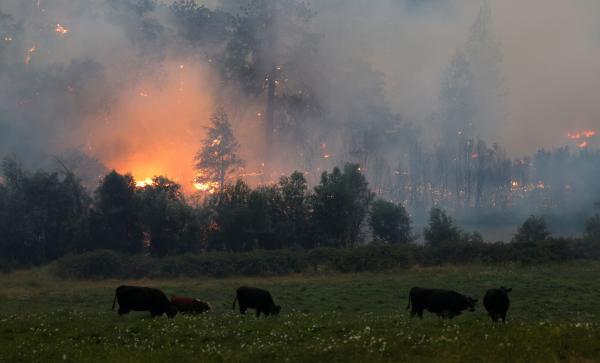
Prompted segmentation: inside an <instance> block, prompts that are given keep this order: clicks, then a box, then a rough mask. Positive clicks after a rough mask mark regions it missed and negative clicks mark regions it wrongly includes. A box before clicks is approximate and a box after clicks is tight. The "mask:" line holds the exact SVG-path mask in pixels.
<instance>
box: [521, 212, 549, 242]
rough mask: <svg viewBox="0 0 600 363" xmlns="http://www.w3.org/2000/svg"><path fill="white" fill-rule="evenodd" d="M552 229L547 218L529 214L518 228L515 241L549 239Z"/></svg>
mask: <svg viewBox="0 0 600 363" xmlns="http://www.w3.org/2000/svg"><path fill="white" fill-rule="evenodd" d="M549 236H550V231H548V227H547V226H546V219H545V218H544V217H542V216H534V215H532V216H529V218H527V219H526V220H525V222H523V224H522V225H521V226H520V227H519V229H518V230H517V234H516V235H515V236H514V237H513V242H539V241H543V240H545V239H547V238H548V237H549Z"/></svg>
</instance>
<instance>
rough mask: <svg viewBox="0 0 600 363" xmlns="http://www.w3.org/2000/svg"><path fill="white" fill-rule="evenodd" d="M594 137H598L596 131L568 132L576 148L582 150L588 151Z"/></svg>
mask: <svg viewBox="0 0 600 363" xmlns="http://www.w3.org/2000/svg"><path fill="white" fill-rule="evenodd" d="M594 136H596V131H594V130H583V131H575V132H567V137H568V138H569V140H572V141H575V142H576V146H577V147H578V148H580V149H586V148H587V147H588V146H590V142H589V140H590V139H591V138H593V137H594Z"/></svg>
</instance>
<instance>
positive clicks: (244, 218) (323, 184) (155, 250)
mask: <svg viewBox="0 0 600 363" xmlns="http://www.w3.org/2000/svg"><path fill="white" fill-rule="evenodd" d="M2 170H3V176H2V179H1V181H0V236H2V238H1V239H0V256H1V257H0V258H1V261H2V264H3V265H40V264H44V263H48V262H50V261H53V260H56V259H59V258H61V257H62V256H65V255H67V254H80V253H84V252H87V251H93V250H99V249H102V250H111V251H117V252H120V253H125V254H129V255H135V254H139V255H150V256H153V257H162V256H172V255H180V254H185V253H192V254H199V253H206V252H207V251H226V252H243V251H253V250H279V249H291V248H292V249H293V248H297V249H303V250H311V249H315V248H319V247H331V248H346V249H352V248H354V247H357V246H359V245H362V244H363V242H364V241H365V240H376V241H381V242H383V243H388V244H392V245H408V244H410V243H411V242H412V241H413V240H414V238H415V235H414V233H413V229H412V225H411V220H410V217H409V215H408V213H407V211H406V210H405V209H404V207H403V206H402V205H400V204H394V203H390V202H387V201H384V200H381V199H376V197H375V194H374V193H373V192H372V191H371V190H370V189H369V186H368V184H367V181H366V179H365V177H364V175H363V174H362V173H361V171H360V168H359V167H358V165H355V164H347V165H345V166H344V167H343V169H339V168H334V169H333V170H332V171H331V172H324V173H323V174H322V175H321V180H320V183H319V184H317V185H316V186H315V187H314V188H309V186H308V184H307V182H306V180H305V178H304V176H303V175H302V174H301V173H298V172H295V173H292V174H291V175H289V176H284V177H282V178H281V179H280V180H279V182H278V183H276V184H272V185H266V186H259V187H257V188H254V189H253V188H251V187H250V186H248V185H247V184H246V183H244V182H243V181H241V180H238V181H237V182H235V183H229V184H225V185H224V186H223V188H222V189H219V190H217V191H215V192H214V193H213V194H210V195H208V196H207V197H206V198H205V199H204V200H203V201H202V202H201V203H196V204H195V205H192V204H191V203H189V202H188V201H187V200H186V197H185V196H184V194H183V193H182V191H181V187H180V185H179V184H177V183H175V182H173V181H171V180H169V179H167V178H165V177H160V176H158V177H155V178H154V180H153V182H152V183H151V184H147V185H145V186H143V187H138V186H136V183H135V180H134V179H133V178H132V177H131V176H130V175H121V174H119V173H117V172H115V171H112V172H110V173H108V174H107V175H105V176H104V177H103V178H102V180H101V181H100V183H99V186H98V187H97V188H96V190H95V191H94V192H93V193H88V192H87V191H86V189H85V188H83V187H82V186H81V184H80V181H79V180H78V179H77V177H76V176H75V175H74V174H73V173H72V172H70V171H69V170H68V169H67V168H65V170H64V172H62V173H57V172H46V171H41V170H39V171H36V172H34V173H31V172H28V171H26V170H24V169H23V168H22V167H21V166H20V165H19V164H18V162H16V161H15V160H14V159H11V158H6V159H4V161H3V164H2ZM599 226H600V217H598V216H594V217H592V218H591V219H590V220H589V221H588V228H587V234H588V236H589V238H590V239H595V240H597V239H598V236H599V235H600V232H599V231H600V228H599ZM548 236H549V232H548V230H547V228H546V225H545V222H544V220H543V218H541V217H533V216H532V217H531V218H529V219H528V220H527V221H526V222H525V223H524V224H523V226H522V227H521V228H520V229H519V231H518V233H517V235H516V236H515V241H516V242H538V241H542V240H546V239H547V238H548ZM424 238H425V240H426V241H427V242H428V244H429V245H431V246H432V247H436V246H438V245H440V244H442V243H447V242H448V243H459V242H464V243H481V242H483V240H482V238H481V236H480V235H479V234H478V233H476V232H473V233H468V232H465V231H463V230H462V229H460V228H459V227H457V226H456V225H455V224H454V222H453V220H452V218H450V217H449V216H447V215H446V213H445V211H443V210H441V209H437V208H434V209H432V210H431V213H430V221H429V225H428V227H427V228H425V230H424Z"/></svg>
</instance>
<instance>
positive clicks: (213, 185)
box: [194, 182, 219, 194]
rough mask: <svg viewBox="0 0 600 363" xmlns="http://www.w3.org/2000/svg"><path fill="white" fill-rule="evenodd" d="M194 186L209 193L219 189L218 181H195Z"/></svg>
mask: <svg viewBox="0 0 600 363" xmlns="http://www.w3.org/2000/svg"><path fill="white" fill-rule="evenodd" d="M194 188H196V190H199V191H201V192H207V193H209V194H213V193H214V192H216V191H217V190H218V189H219V183H218V182H206V183H194Z"/></svg>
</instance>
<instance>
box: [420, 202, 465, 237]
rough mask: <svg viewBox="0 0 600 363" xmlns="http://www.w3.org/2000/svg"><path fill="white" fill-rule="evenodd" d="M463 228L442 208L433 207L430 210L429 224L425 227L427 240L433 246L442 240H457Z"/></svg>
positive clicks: (424, 232)
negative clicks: (456, 224)
mask: <svg viewBox="0 0 600 363" xmlns="http://www.w3.org/2000/svg"><path fill="white" fill-rule="evenodd" d="M460 235H461V230H460V229H459V228H458V227H457V226H455V225H454V221H452V218H451V217H449V216H448V215H447V214H446V212H445V211H444V210H442V209H440V208H431V210H430V211H429V226H427V227H425V228H424V229H423V236H424V237H425V241H427V243H429V244H430V245H432V246H437V245H439V244H440V243H442V242H456V241H458V240H459V239H460Z"/></svg>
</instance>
